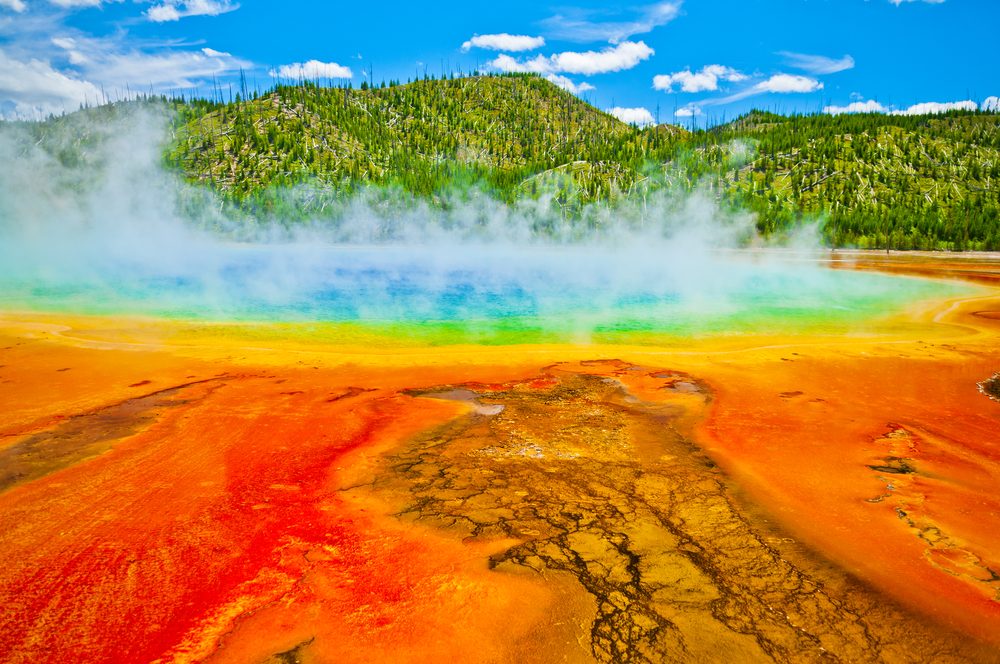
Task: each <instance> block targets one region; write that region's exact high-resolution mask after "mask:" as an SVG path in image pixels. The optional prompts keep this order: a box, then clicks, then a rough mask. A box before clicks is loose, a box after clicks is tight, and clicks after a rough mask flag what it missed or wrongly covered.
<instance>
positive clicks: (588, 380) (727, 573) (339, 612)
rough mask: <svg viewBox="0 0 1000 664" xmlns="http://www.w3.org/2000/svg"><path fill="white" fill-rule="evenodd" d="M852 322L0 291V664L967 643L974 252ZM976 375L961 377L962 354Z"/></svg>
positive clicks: (703, 656)
mask: <svg viewBox="0 0 1000 664" xmlns="http://www.w3.org/2000/svg"><path fill="white" fill-rule="evenodd" d="M830 262H831V264H832V265H833V266H834V267H844V268H851V269H871V270H878V271H882V272H890V273H909V274H920V275H922V276H925V277H932V278H949V279H965V280H970V281H975V282H977V283H978V284H979V288H980V289H981V290H978V291H977V294H976V295H974V296H973V295H969V296H965V297H963V298H961V299H954V298H953V299H948V300H942V299H937V300H934V301H926V300H921V301H920V302H918V303H916V304H914V305H913V306H911V307H909V308H907V309H906V311H905V312H904V313H901V314H894V315H892V316H888V317H877V318H873V319H872V320H871V321H870V323H869V324H868V325H867V326H865V328H864V330H863V331H859V330H858V328H856V327H855V328H853V332H852V333H851V334H843V333H839V334H831V333H829V331H824V330H820V331H814V330H811V329H808V328H804V329H801V330H796V331H794V332H789V333H787V334H778V333H774V332H773V329H772V328H769V330H768V331H767V332H766V333H755V332H753V331H746V330H743V331H740V332H739V333H734V334H713V335H712V336H709V337H705V338H702V339H698V338H695V337H664V339H663V343H661V344H655V343H651V342H650V335H646V336H644V337H643V344H642V345H629V344H627V343H620V344H613V345H612V344H599V343H587V344H577V345H570V344H546V345H542V344H533V345H529V344H521V345H488V346H484V345H462V344H453V345H446V346H428V345H426V344H423V345H422V344H413V343H408V342H406V340H404V339H398V340H397V341H398V343H394V342H393V340H392V339H391V338H389V339H387V338H386V336H385V334H383V333H379V336H377V337H376V336H374V333H373V336H372V337H371V338H365V337H364V336H363V335H362V336H357V337H355V338H352V339H351V342H350V343H349V344H348V343H344V342H342V341H341V342H338V341H337V340H336V339H325V340H324V339H322V338H321V337H322V335H317V333H316V331H315V329H313V327H312V326H310V325H309V324H307V323H301V324H289V325H281V326H279V325H277V324H273V325H271V326H270V327H269V328H267V330H265V331H264V332H262V331H261V330H260V329H259V328H256V327H254V326H253V325H251V324H235V323H229V324H213V323H206V322H199V323H197V324H195V323H186V322H182V321H170V320H166V319H161V318H143V319H137V318H128V317H96V316H94V317H83V316H73V315H68V314H60V313H51V312H50V313H37V312H13V311H8V312H7V313H3V314H2V315H0V403H3V409H2V411H0V436H2V437H0V559H2V560H3V561H4V564H3V565H2V568H0V661H4V662H69V661H79V662H110V661H114V662H151V661H157V662H191V661H209V662H371V661H392V662H407V661H412V662H418V661H447V660H449V659H450V660H452V661H462V662H476V661H482V662H489V661H519V662H553V661H567V662H588V661H599V662H625V661H637V662H642V661H650V662H656V661H780V662H794V661H813V660H831V659H832V660H842V661H851V662H864V661H894V662H925V661H935V662H966V661H976V662H995V661H1000V654H998V653H1000V636H998V635H1000V497H998V496H997V492H996V486H997V479H998V478H1000V440H998V436H997V432H998V431H1000V402H998V401H997V400H995V398H991V397H995V396H996V395H995V393H994V392H993V390H994V389H995V379H993V378H992V377H993V376H995V374H997V372H998V371H1000V291H998V290H997V283H998V280H1000V261H998V260H996V259H995V258H990V257H983V258H977V259H969V258H949V259H943V258H940V257H935V256H920V255H909V256H903V257H899V256H891V257H888V258H886V257H884V256H878V255H850V256H846V257H845V256H843V255H842V256H834V257H833V258H832V259H831V260H830ZM991 379H992V380H991Z"/></svg>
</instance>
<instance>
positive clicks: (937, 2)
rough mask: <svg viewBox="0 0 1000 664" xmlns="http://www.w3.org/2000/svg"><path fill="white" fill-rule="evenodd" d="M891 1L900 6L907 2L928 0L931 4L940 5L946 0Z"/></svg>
mask: <svg viewBox="0 0 1000 664" xmlns="http://www.w3.org/2000/svg"><path fill="white" fill-rule="evenodd" d="M889 2H891V3H892V4H894V5H896V6H897V7H898V6H900V5H901V4H903V3H906V2H926V3H927V4H929V5H940V4H941V3H942V2H944V0H889Z"/></svg>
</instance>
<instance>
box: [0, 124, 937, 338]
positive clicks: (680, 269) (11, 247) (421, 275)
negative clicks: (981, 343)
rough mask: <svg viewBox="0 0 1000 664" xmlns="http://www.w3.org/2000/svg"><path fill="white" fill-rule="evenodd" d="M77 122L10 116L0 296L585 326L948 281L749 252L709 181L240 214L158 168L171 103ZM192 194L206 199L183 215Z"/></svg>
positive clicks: (789, 313) (340, 317)
mask: <svg viewBox="0 0 1000 664" xmlns="http://www.w3.org/2000/svg"><path fill="white" fill-rule="evenodd" d="M80 122H81V124H80V126H79V127H77V128H76V129H75V130H74V131H71V132H67V137H65V138H64V143H68V144H65V145H59V144H56V145H55V146H53V145H45V146H43V145H39V144H37V143H36V141H34V140H32V139H31V138H30V137H29V136H28V135H27V134H26V133H25V132H24V130H23V129H22V128H19V127H17V126H7V127H2V128H0V159H2V160H3V163H5V164H8V165H9V166H8V167H7V168H5V169H3V170H2V171H0V310H4V309H6V310H14V309H34V310H58V311H71V312H76V313H88V314H89V313H93V314H119V315H120V314H143V315H157V316H169V317H179V318H191V319H208V320H239V321H331V322H346V323H355V322H356V323H364V324H369V323H370V324H407V325H409V324H413V325H417V324H420V325H426V324H447V325H449V326H451V327H450V329H452V330H456V331H457V332H456V334H458V335H459V336H462V334H464V335H465V336H466V337H469V338H471V339H477V338H478V339H480V340H481V339H483V338H493V337H495V336H496V334H497V333H506V334H507V336H506V337H504V338H509V339H512V340H531V339H533V338H551V337H552V336H553V335H554V337H555V338H567V339H571V340H576V341H586V340H590V339H593V338H600V337H601V335H606V334H614V333H618V332H622V333H627V332H665V333H680V334H698V333H705V332H728V331H740V330H744V329H760V328H761V327H771V328H773V329H775V330H778V329H782V328H784V327H786V326H790V325H792V326H794V325H796V324H805V323H816V322H823V321H844V320H853V319H861V318H863V317H866V316H871V315H873V314H876V313H880V312H882V311H886V310H889V309H891V308H894V307H898V306H901V305H903V304H905V303H906V302H908V301H909V300H912V299H914V298H919V297H931V296H934V295H939V294H942V292H943V291H944V290H945V289H947V288H948V287H943V286H941V285H939V284H932V283H930V282H923V281H919V280H909V279H899V278H890V277H884V276H879V275H870V274H859V273H851V272H839V271H832V270H828V269H825V268H823V267H822V266H821V265H820V264H819V263H818V262H817V261H815V260H813V259H815V258H816V257H818V255H819V253H818V246H817V245H815V244H812V243H809V242H804V243H800V246H799V247H798V249H799V251H797V252H795V253H790V252H774V251H760V250H757V251H746V250H745V247H747V246H755V247H760V246H761V245H762V244H763V243H762V241H761V240H760V239H759V238H757V237H756V235H755V232H754V225H753V219H752V217H751V216H749V215H745V214H733V213H730V212H726V211H723V210H722V209H720V208H719V207H718V206H717V205H716V204H715V202H714V201H713V200H712V199H711V198H710V197H709V196H707V195H706V194H694V195H685V196H683V197H681V196H670V195H667V194H663V195H660V196H658V197H654V198H652V199H650V200H646V201H644V202H643V203H642V205H639V204H635V205H631V206H628V205H618V206H614V207H608V206H600V205H594V206H592V207H591V208H588V209H587V210H585V211H584V215H583V217H582V219H578V220H576V221H568V220H566V219H564V218H563V216H562V215H560V214H559V211H558V209H557V207H556V206H555V205H553V203H552V201H550V200H547V199H541V200H537V201H525V202H522V203H519V204H516V205H514V206H508V205H503V204H501V203H498V202H496V201H493V200H491V199H490V198H489V197H487V196H485V195H481V194H476V193H475V192H472V193H471V194H469V193H468V192H466V194H465V195H463V196H462V200H461V202H455V203H453V204H451V205H449V206H448V208H447V209H438V208H432V207H430V206H428V205H427V204H423V203H419V202H417V203H413V204H407V205H389V206H386V205H385V204H384V196H366V195H365V194H360V195H358V196H356V197H355V198H354V199H352V200H351V201H350V202H348V203H347V204H346V205H344V206H342V208H341V209H340V210H339V212H338V214H337V215H335V216H334V217H331V218H325V219H323V220H316V221H314V222H311V223H303V224H294V225H293V224H281V223H273V222H270V223H260V222H256V221H255V220H244V221H242V222H239V221H233V218H232V216H231V215H226V214H223V212H222V210H223V207H224V206H223V204H222V203H221V202H219V201H217V200H216V199H214V198H212V195H211V194H210V193H208V192H206V191H205V190H203V189H198V188H194V187H192V186H191V185H188V184H185V183H183V182H182V181H181V180H180V178H179V177H178V176H176V175H175V174H173V173H169V172H166V171H165V170H164V169H163V167H162V166H161V163H162V158H161V154H162V146H163V143H164V140H165V136H166V134H165V132H166V127H167V122H166V119H165V118H163V117H160V116H157V115H156V114H155V113H150V112H130V113H125V114H122V115H121V116H119V117H118V118H116V119H115V121H114V122H105V123H103V124H86V123H84V122H83V121H80ZM81 137H85V138H81ZM85 139H86V140H85ZM74 142H75V143H74ZM192 200H194V201H198V202H200V204H199V205H198V206H197V214H194V215H192V214H191V213H190V212H187V213H182V212H180V211H179V210H180V209H181V208H182V207H187V209H188V210H190V208H191V206H190V205H189V203H190V201H192ZM279 221H280V220H279ZM209 229H211V230H209ZM740 248H744V249H742V250H740ZM498 331H499V332H498ZM491 334H492V335H493V337H491V336H490V335H491ZM501 336H503V334H501Z"/></svg>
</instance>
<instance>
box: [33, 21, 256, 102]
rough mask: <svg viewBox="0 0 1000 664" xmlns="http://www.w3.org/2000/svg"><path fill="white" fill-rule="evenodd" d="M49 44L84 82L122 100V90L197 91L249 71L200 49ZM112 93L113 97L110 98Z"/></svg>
mask: <svg viewBox="0 0 1000 664" xmlns="http://www.w3.org/2000/svg"><path fill="white" fill-rule="evenodd" d="M51 42H52V44H53V45H55V46H56V47H58V48H60V49H62V50H63V51H65V52H66V53H67V55H68V58H69V61H70V63H71V64H73V65H75V66H76V67H78V69H79V70H80V71H82V73H83V75H84V77H85V78H86V79H87V80H90V81H93V82H94V83H96V84H98V85H101V84H103V85H105V87H106V88H107V89H108V90H109V96H114V97H115V98H118V97H120V96H123V90H122V88H124V87H126V86H128V87H129V88H130V89H132V90H145V91H149V89H150V88H152V89H153V90H154V91H157V92H165V91H169V90H172V89H188V88H193V87H197V86H198V85H199V84H200V82H201V81H206V80H209V79H212V78H217V77H222V76H225V75H227V74H232V73H234V72H236V71H238V70H239V69H241V68H243V69H249V68H250V67H252V63H249V62H246V61H244V60H241V59H239V58H236V57H234V56H232V55H230V54H229V53H224V52H222V51H216V50H214V49H211V48H202V49H200V50H197V51H189V50H163V49H161V50H158V51H156V52H152V53H151V52H147V51H141V50H138V49H135V48H130V49H128V50H126V49H125V48H124V44H123V43H122V42H121V41H120V40H119V39H117V38H107V39H96V38H89V37H84V36H79V35H78V36H75V37H64V36H62V37H56V38H54V39H52V40H51ZM111 90H114V91H115V92H114V94H113V95H112V94H111Z"/></svg>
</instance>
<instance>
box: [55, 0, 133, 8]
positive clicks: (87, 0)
mask: <svg viewBox="0 0 1000 664" xmlns="http://www.w3.org/2000/svg"><path fill="white" fill-rule="evenodd" d="M105 1H106V0H49V2H50V3H52V4H53V5H56V6H57V7H62V8H64V9H75V8H77V7H100V6H101V5H102V4H104V2H105ZM111 1H112V2H120V1H121V0H111Z"/></svg>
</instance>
